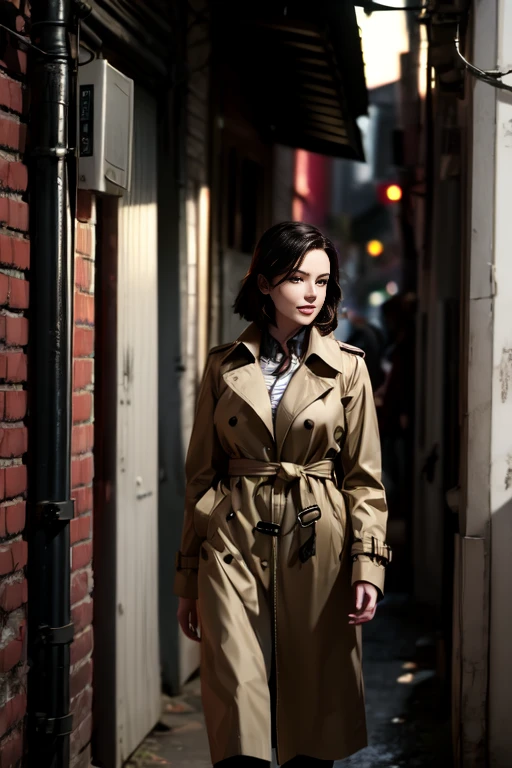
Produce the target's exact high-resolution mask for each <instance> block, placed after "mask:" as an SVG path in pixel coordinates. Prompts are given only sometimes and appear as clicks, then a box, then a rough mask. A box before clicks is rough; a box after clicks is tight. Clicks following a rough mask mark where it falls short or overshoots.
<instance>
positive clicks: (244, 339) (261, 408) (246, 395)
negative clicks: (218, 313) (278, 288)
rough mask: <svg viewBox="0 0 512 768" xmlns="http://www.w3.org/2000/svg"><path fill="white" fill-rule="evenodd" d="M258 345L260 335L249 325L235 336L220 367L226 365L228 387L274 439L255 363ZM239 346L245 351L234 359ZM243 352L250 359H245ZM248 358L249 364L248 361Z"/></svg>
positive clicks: (266, 398)
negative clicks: (232, 345) (231, 346)
mask: <svg viewBox="0 0 512 768" xmlns="http://www.w3.org/2000/svg"><path fill="white" fill-rule="evenodd" d="M260 343H261V332H260V330H259V329H258V327H257V326H256V325H255V324H254V323H252V324H251V325H250V326H249V327H248V328H247V329H246V330H245V331H244V332H243V333H242V335H241V336H239V338H238V339H237V345H236V347H235V348H234V349H231V350H230V351H229V353H228V354H227V355H226V357H225V358H224V359H223V361H222V366H224V367H226V366H227V364H228V363H230V365H229V367H228V370H226V371H225V372H224V373H223V374H222V375H223V378H224V381H225V382H226V384H227V385H228V387H229V388H230V389H232V390H233V392H235V393H236V394H237V395H238V396H239V397H241V398H242V400H244V401H245V402H246V403H247V404H248V405H249V406H250V407H251V408H252V409H253V411H254V412H255V413H256V415H257V416H259V418H260V419H261V420H262V422H263V423H264V424H265V426H266V427H267V429H268V431H269V432H270V434H271V435H272V437H274V425H273V421H272V406H271V404H270V397H269V394H268V391H267V387H266V385H265V379H264V378H263V373H262V371H261V367H260V363H259V354H260ZM241 345H243V346H244V347H245V349H244V350H243V354H240V355H239V356H238V355H237V350H238V352H239V353H240V352H241V350H240V346H241ZM246 350H248V351H249V353H250V355H247V351H246ZM251 357H252V360H251V359H248V358H251Z"/></svg>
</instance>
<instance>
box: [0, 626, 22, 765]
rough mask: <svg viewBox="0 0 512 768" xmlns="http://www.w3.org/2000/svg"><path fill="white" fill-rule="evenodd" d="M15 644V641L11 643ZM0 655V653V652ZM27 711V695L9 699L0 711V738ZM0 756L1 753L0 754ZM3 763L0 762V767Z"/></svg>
mask: <svg viewBox="0 0 512 768" xmlns="http://www.w3.org/2000/svg"><path fill="white" fill-rule="evenodd" d="M13 642H16V641H13ZM0 653H1V651H0ZM26 711H27V695H26V693H25V692H24V691H22V692H21V693H18V695H17V696H14V698H12V699H9V701H7V702H6V703H5V704H4V706H3V707H2V709H1V710H0V737H2V736H3V735H4V734H5V733H6V732H7V731H8V730H10V729H11V728H12V727H13V726H14V725H16V724H17V723H19V722H20V721H21V720H23V718H24V717H25V714H26ZM0 754H1V752H0ZM3 765H4V763H2V762H0V766H3Z"/></svg>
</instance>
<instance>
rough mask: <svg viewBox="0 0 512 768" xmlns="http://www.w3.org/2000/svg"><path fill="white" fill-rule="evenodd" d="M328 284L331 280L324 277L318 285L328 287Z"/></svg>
mask: <svg viewBox="0 0 512 768" xmlns="http://www.w3.org/2000/svg"><path fill="white" fill-rule="evenodd" d="M328 282H329V280H328V279H327V278H326V277H322V279H321V280H318V281H317V285H327V283H328Z"/></svg>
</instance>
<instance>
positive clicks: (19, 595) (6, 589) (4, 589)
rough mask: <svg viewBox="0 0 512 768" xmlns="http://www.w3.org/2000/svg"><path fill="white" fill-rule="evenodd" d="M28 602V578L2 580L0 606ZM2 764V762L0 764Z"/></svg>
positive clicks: (8, 608)
mask: <svg viewBox="0 0 512 768" xmlns="http://www.w3.org/2000/svg"><path fill="white" fill-rule="evenodd" d="M26 602H27V580H26V579H24V580H23V581H14V582H11V583H9V582H5V581H3V582H0V608H2V609H3V610H4V611H6V613H10V612H11V611H15V610H16V608H19V607H20V606H21V605H23V603H26ZM0 765H1V764H0Z"/></svg>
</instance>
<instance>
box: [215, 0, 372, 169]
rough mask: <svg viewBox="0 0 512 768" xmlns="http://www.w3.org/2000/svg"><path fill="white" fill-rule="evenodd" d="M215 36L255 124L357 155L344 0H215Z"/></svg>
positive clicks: (276, 134)
mask: <svg viewBox="0 0 512 768" xmlns="http://www.w3.org/2000/svg"><path fill="white" fill-rule="evenodd" d="M213 7H214V19H215V28H216V31H217V40H219V41H220V45H221V46H222V50H223V55H225V56H229V58H230V60H231V62H234V63H235V64H236V67H237V68H238V70H239V71H240V72H241V75H242V81H243V83H244V89H249V90H248V91H246V93H247V94H248V95H249V97H250V100H251V102H252V104H253V107H254V114H255V115H256V119H257V120H258V122H259V127H260V130H261V131H262V132H263V133H264V135H266V136H267V137H268V139H271V140H273V141H275V142H278V143H281V144H286V145H289V146H293V147H300V148H302V149H306V150H308V151H310V152H319V153H321V154H325V155H334V156H337V157H345V158H352V159H357V160H361V159H364V155H363V148H362V143H361V136H360V133H359V129H358V127H357V123H356V118H357V117H359V116H360V115H363V114H366V111H367V104H368V102H367V92H366V84H365V78H364V66H363V57H362V51H361V40H360V35H359V29H358V26H357V21H356V16H355V10H354V5H353V3H352V2H351V0H315V2H305V0H291V1H290V2H285V1H284V0H282V1H281V2H276V0H243V1H241V0H216V1H214V2H213Z"/></svg>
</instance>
